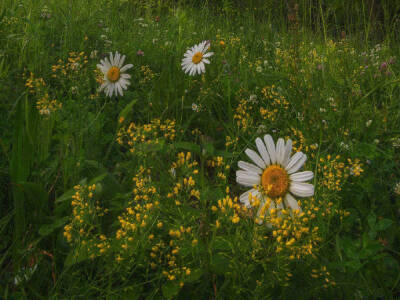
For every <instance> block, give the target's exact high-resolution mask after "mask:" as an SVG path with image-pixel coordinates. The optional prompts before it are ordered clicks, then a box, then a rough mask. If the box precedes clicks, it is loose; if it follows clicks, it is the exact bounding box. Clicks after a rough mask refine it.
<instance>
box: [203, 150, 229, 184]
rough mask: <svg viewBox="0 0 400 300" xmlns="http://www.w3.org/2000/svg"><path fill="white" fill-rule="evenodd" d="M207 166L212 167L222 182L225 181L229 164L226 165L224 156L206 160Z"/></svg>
mask: <svg viewBox="0 0 400 300" xmlns="http://www.w3.org/2000/svg"><path fill="white" fill-rule="evenodd" d="M206 164H207V167H209V168H214V169H215V172H216V176H217V178H219V179H221V180H222V181H223V182H225V181H226V176H227V173H228V172H229V169H230V165H226V164H225V162H224V158H223V157H222V156H216V157H213V158H212V159H210V160H207V163H206Z"/></svg>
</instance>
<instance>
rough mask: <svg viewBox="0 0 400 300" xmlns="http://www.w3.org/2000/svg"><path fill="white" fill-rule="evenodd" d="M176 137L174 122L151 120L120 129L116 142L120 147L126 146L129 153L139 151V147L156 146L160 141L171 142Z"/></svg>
mask: <svg viewBox="0 0 400 300" xmlns="http://www.w3.org/2000/svg"><path fill="white" fill-rule="evenodd" d="M175 136H176V129H175V121H174V120H169V119H167V120H166V121H165V122H161V121H160V119H153V120H151V122H150V123H148V124H144V125H136V124H135V123H133V122H132V123H130V124H129V126H128V127H125V126H123V127H121V128H120V129H119V131H118V137H117V141H118V143H119V144H120V145H122V146H127V147H128V148H129V151H130V152H131V153H134V152H135V151H137V150H140V145H141V144H145V145H146V146H147V147H148V146H149V145H157V144H159V143H160V139H164V140H165V141H173V140H174V139H175Z"/></svg>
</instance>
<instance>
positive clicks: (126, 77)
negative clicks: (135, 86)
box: [121, 74, 131, 79]
mask: <svg viewBox="0 0 400 300" xmlns="http://www.w3.org/2000/svg"><path fill="white" fill-rule="evenodd" d="M121 78H123V79H129V78H131V75H129V74H121Z"/></svg>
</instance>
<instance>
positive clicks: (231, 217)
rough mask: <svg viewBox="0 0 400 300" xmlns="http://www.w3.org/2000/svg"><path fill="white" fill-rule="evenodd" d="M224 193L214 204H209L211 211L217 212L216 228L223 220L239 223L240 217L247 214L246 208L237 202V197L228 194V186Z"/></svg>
mask: <svg viewBox="0 0 400 300" xmlns="http://www.w3.org/2000/svg"><path fill="white" fill-rule="evenodd" d="M225 193H226V196H225V197H223V198H221V199H218V201H217V203H216V205H212V206H211V211H213V212H214V213H217V220H216V222H215V227H216V228H219V227H220V226H221V222H223V221H224V220H226V221H228V222H231V223H233V224H236V223H239V221H240V217H241V216H244V215H247V214H248V211H247V208H246V207H245V206H243V205H241V204H240V203H239V201H238V198H237V197H234V198H232V197H231V196H230V195H229V187H228V186H227V187H226V188H225Z"/></svg>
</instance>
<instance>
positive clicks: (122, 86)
mask: <svg viewBox="0 0 400 300" xmlns="http://www.w3.org/2000/svg"><path fill="white" fill-rule="evenodd" d="M124 60H125V55H122V56H121V54H119V53H118V51H117V52H116V53H115V56H114V57H113V55H112V53H111V52H110V60H108V58H107V57H106V58H105V59H104V60H100V62H101V64H98V65H97V67H98V68H99V69H100V70H101V72H102V73H103V74H104V82H103V84H102V85H101V87H100V91H102V90H105V93H106V95H107V96H109V97H111V96H112V95H113V93H115V96H118V93H119V94H120V95H121V96H123V95H124V93H123V90H126V89H127V86H128V85H130V82H129V80H128V79H129V78H131V75H129V74H124V73H123V72H125V71H126V70H128V69H130V68H132V67H133V65H132V64H128V65H125V66H122V65H123V63H124Z"/></svg>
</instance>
